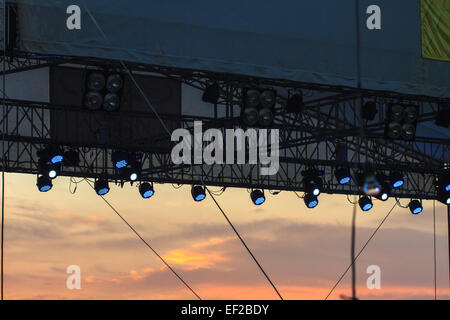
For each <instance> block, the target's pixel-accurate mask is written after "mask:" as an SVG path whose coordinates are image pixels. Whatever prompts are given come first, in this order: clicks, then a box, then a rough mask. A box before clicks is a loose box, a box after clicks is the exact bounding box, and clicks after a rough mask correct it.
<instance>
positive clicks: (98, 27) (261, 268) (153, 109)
mask: <svg viewBox="0 0 450 320" xmlns="http://www.w3.org/2000/svg"><path fill="white" fill-rule="evenodd" d="M83 5H84V7H85V9H86V11H87V13H88V14H89V16H90V18H91V20H92V22H93V23H94V24H95V26H96V27H97V29H98V30H99V32H100V33H101V34H102V36H103V37H104V38H105V40H107V41H108V37H107V36H106V34H105V33H104V32H103V29H102V28H101V26H100V25H99V24H98V22H97V20H96V19H95V17H94V16H93V15H92V13H91V11H90V10H89V8H88V7H87V5H86V3H85V2H84V1H83ZM120 63H121V65H122V67H123V68H124V70H125V71H126V72H127V74H128V76H129V77H130V79H131V80H132V81H133V83H134V85H135V86H136V88H137V89H138V90H139V93H140V94H141V96H142V97H143V98H144V100H145V102H146V104H147V105H148V106H149V107H150V109H151V110H152V112H153V113H154V114H155V116H156V117H157V118H158V120H159V122H160V123H161V125H162V126H163V128H164V129H165V131H166V132H167V134H168V135H169V137H170V136H171V133H170V130H169V129H168V128H167V126H166V125H165V123H164V121H163V120H162V119H161V117H160V116H159V113H158V112H157V110H156V109H155V108H154V106H153V104H152V103H151V102H150V100H149V98H148V97H147V96H146V94H145V93H144V91H143V90H142V88H141V86H140V85H139V83H138V82H137V81H136V79H135V77H134V76H133V74H132V73H131V71H130V70H129V68H128V67H127V66H126V64H125V63H124V62H123V61H122V60H120ZM191 167H192V168H193V170H194V171H195V169H196V167H195V166H192V165H191ZM199 178H200V182H201V184H202V185H203V187H204V188H205V190H207V191H208V193H209V195H210V196H211V198H212V199H213V201H214V203H215V204H216V206H217V207H218V209H219V210H220V212H221V213H222V214H223V216H224V217H225V219H226V221H227V222H228V224H229V225H230V227H231V228H232V229H233V231H234V232H235V234H236V236H237V237H238V238H239V240H240V241H241V243H242V244H243V245H244V247H245V249H246V250H247V252H248V253H249V254H250V256H251V257H252V259H253V260H254V261H255V263H256V265H257V266H258V268H259V269H260V271H261V272H262V273H263V275H264V277H265V278H266V279H267V281H268V282H269V284H270V285H271V286H272V288H273V289H274V291H275V292H276V294H277V295H278V297H279V298H280V299H281V300H283V297H282V296H281V294H280V292H279V291H278V289H277V288H276V286H275V285H274V283H273V281H272V280H271V279H270V277H269V276H268V274H267V273H266V271H265V270H264V269H263V267H262V266H261V264H260V263H259V262H258V260H257V259H256V257H255V255H254V254H253V253H252V251H251V250H250V248H249V247H248V246H247V244H246V243H245V241H244V239H243V238H242V237H241V235H240V234H239V232H238V231H237V229H236V227H235V226H234V225H233V223H232V222H231V220H230V219H229V218H228V216H227V215H226V213H225V211H224V210H223V209H222V207H221V206H220V205H219V203H218V202H217V200H216V199H215V197H214V196H213V194H212V193H211V192H210V191H209V189H208V188H207V186H206V184H205V182H204V181H203V178H202V176H201V175H199Z"/></svg>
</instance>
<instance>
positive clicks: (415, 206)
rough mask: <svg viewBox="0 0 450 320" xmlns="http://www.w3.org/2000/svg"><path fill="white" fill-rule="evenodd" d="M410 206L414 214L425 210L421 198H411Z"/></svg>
mask: <svg viewBox="0 0 450 320" xmlns="http://www.w3.org/2000/svg"><path fill="white" fill-rule="evenodd" d="M408 207H409V210H411V213H412V214H419V213H421V212H422V211H423V207H422V203H421V202H420V201H419V200H411V202H410V203H409V205H408Z"/></svg>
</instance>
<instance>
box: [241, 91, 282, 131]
mask: <svg viewBox="0 0 450 320" xmlns="http://www.w3.org/2000/svg"><path fill="white" fill-rule="evenodd" d="M276 100H277V92H276V91H275V90H273V89H260V88H250V89H249V88H246V89H243V101H242V109H241V120H242V122H243V123H244V125H246V126H249V127H254V126H261V127H269V126H270V125H272V124H273V121H274V116H275V105H276Z"/></svg>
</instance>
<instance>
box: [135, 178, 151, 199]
mask: <svg viewBox="0 0 450 320" xmlns="http://www.w3.org/2000/svg"><path fill="white" fill-rule="evenodd" d="M139 193H140V194H141V196H142V198H144V199H148V198H151V197H152V196H153V195H154V194H155V190H154V189H153V185H151V184H150V183H148V182H144V183H141V185H140V186H139Z"/></svg>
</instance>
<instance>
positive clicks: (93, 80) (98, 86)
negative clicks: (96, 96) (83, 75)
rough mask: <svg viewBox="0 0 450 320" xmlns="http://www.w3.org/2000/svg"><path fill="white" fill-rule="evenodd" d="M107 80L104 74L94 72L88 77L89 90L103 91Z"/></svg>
mask: <svg viewBox="0 0 450 320" xmlns="http://www.w3.org/2000/svg"><path fill="white" fill-rule="evenodd" d="M105 83H106V79H105V76H104V74H103V73H100V72H93V73H91V74H90V75H89V76H88V79H87V88H88V90H90V91H96V92H98V91H101V90H103V88H104V87H105Z"/></svg>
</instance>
